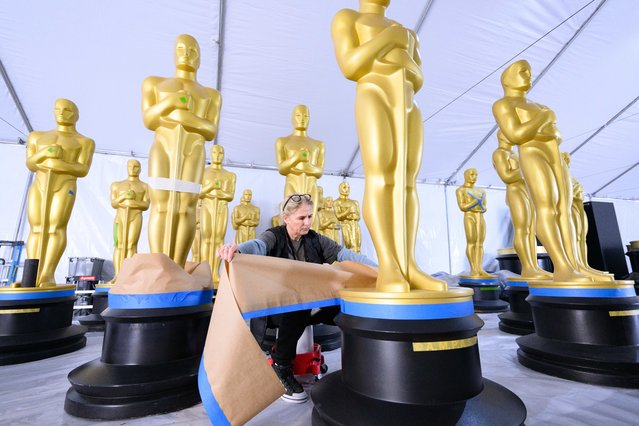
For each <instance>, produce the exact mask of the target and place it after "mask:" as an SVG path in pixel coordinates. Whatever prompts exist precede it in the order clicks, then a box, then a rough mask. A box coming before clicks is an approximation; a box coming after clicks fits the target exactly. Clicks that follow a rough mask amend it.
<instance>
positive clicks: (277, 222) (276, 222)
mask: <svg viewBox="0 0 639 426" xmlns="http://www.w3.org/2000/svg"><path fill="white" fill-rule="evenodd" d="M282 225H284V222H282V216H280V214H279V213H278V214H276V215H275V216H273V217H272V218H271V226H272V227H273V228H275V227H276V226H282Z"/></svg>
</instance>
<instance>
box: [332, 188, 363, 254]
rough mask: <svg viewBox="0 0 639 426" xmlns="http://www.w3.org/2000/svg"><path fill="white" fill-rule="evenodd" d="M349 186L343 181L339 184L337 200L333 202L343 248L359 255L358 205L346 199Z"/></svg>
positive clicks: (360, 242) (354, 201)
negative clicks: (340, 228)
mask: <svg viewBox="0 0 639 426" xmlns="http://www.w3.org/2000/svg"><path fill="white" fill-rule="evenodd" d="M350 193H351V186H350V185H349V184H348V182H346V181H343V182H342V183H340V184H339V198H338V199H336V200H335V201H333V208H334V210H335V215H336V216H337V220H339V223H340V225H341V227H342V238H343V239H344V247H346V248H347V249H349V250H353V251H354V252H355V253H359V251H360V247H361V246H362V230H361V229H360V227H359V203H358V202H357V200H353V199H350V198H348V196H349V194H350Z"/></svg>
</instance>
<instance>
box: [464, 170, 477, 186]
mask: <svg viewBox="0 0 639 426" xmlns="http://www.w3.org/2000/svg"><path fill="white" fill-rule="evenodd" d="M475 182H477V169H473V168H470V169H466V171H465V172H464V184H471V185H474V184H475Z"/></svg>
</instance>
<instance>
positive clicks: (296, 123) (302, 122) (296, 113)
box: [291, 105, 311, 130]
mask: <svg viewBox="0 0 639 426" xmlns="http://www.w3.org/2000/svg"><path fill="white" fill-rule="evenodd" d="M310 118H311V114H310V113H309V112H308V107H307V106H306V105H296V106H295V108H293V115H292V117H291V122H292V123H293V127H294V128H295V130H306V129H308V122H309V120H310Z"/></svg>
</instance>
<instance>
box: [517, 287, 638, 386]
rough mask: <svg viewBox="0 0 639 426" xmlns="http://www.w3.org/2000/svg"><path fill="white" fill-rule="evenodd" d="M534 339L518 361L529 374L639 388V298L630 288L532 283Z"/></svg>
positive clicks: (527, 340) (524, 340)
mask: <svg viewBox="0 0 639 426" xmlns="http://www.w3.org/2000/svg"><path fill="white" fill-rule="evenodd" d="M529 289H530V296H529V297H528V302H529V303H530V306H531V307H532V313H533V318H534V321H535V333H533V334H529V335H528V336H523V337H519V338H518V339H517V344H518V345H519V349H518V350H517V358H518V360H519V362H520V363H521V364H522V365H524V366H526V367H528V368H531V369H533V370H536V371H539V372H542V373H545V374H550V375H552V376H557V377H562V378H564V379H568V380H575V381H579V382H584V383H592V384H597V385H606V386H617V387H625V388H639V297H637V296H636V295H635V291H634V288H633V286H632V283H630V282H629V283H626V282H623V281H621V282H620V281H617V282H614V283H608V284H606V283H597V284H595V285H590V286H585V285H576V284H571V283H556V282H552V283H550V282H548V281H545V282H544V281H537V282H535V281H530V282H529Z"/></svg>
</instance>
